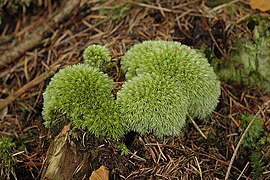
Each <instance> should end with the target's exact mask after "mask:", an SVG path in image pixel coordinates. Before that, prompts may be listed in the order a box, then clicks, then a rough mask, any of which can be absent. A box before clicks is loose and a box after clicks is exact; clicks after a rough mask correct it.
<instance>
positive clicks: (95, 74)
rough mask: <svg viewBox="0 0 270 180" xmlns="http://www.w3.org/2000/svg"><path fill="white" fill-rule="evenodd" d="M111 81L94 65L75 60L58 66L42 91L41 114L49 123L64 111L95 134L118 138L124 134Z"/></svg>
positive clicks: (79, 124) (77, 123)
mask: <svg viewBox="0 0 270 180" xmlns="http://www.w3.org/2000/svg"><path fill="white" fill-rule="evenodd" d="M112 89H113V81H112V80H111V79H110V78H109V77H108V76H107V75H105V74H104V73H102V72H100V71H99V70H98V69H97V68H94V67H91V66H89V65H85V64H78V65H73V66H70V67H67V68H65V69H62V70H60V71H59V72H58V73H57V74H55V76H54V77H53V78H52V79H51V82H50V83H49V85H48V86H47V89H46V91H45V92H44V109H43V112H42V114H43V117H44V119H45V124H46V125H47V126H48V125H50V124H51V123H53V121H54V120H55V119H56V117H57V114H65V115H66V116H67V117H69V118H70V119H72V123H73V124H74V125H76V126H78V127H82V128H87V129H88V130H89V131H90V132H91V133H93V134H95V135H96V136H106V137H109V138H113V139H118V138H119V137H121V136H122V135H123V134H124V126H123V123H122V122H120V120H119V111H118V108H117V106H116V105H115V101H114V99H113V97H112V95H111V91H112Z"/></svg>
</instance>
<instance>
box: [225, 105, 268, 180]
mask: <svg viewBox="0 0 270 180" xmlns="http://www.w3.org/2000/svg"><path fill="white" fill-rule="evenodd" d="M269 103H270V100H269V101H267V102H265V103H264V104H263V106H262V107H261V108H260V109H259V111H258V112H257V113H256V114H255V116H254V117H253V119H252V120H251V121H250V123H249V125H248V127H247V128H246V129H245V131H244V133H243V134H242V136H241V138H240V140H239V142H238V144H237V146H236V148H235V150H234V152H233V156H232V158H231V161H230V164H229V167H228V170H227V173H226V176H225V180H227V179H228V178H229V175H230V171H231V168H232V165H233V162H234V159H235V157H236V154H237V152H238V149H239V148H240V145H241V144H242V142H243V140H244V138H245V136H246V134H247V132H248V130H249V129H250V127H251V125H252V123H253V122H254V120H255V119H256V118H257V116H259V114H260V113H261V112H262V111H263V110H264V109H266V108H267V107H268V106H269Z"/></svg>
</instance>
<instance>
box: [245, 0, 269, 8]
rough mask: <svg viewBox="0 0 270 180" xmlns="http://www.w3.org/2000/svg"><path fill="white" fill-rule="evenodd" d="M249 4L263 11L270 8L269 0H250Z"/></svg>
mask: <svg viewBox="0 0 270 180" xmlns="http://www.w3.org/2000/svg"><path fill="white" fill-rule="evenodd" d="M249 5H250V6H251V8H252V9H259V10H261V11H269V10H270V1H269V0H250V1H249Z"/></svg>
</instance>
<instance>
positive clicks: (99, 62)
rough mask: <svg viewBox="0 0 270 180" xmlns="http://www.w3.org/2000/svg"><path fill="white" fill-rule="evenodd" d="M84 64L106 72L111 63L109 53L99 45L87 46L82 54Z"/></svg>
mask: <svg viewBox="0 0 270 180" xmlns="http://www.w3.org/2000/svg"><path fill="white" fill-rule="evenodd" d="M83 58H84V63H85V64H88V65H90V66H92V67H97V68H99V69H101V70H102V71H106V68H107V67H108V65H109V63H110V62H111V56H110V52H109V50H108V49H107V48H105V47H104V46H101V45H95V44H94V45H91V46H88V47H87V48H86V49H85V50H84V52H83Z"/></svg>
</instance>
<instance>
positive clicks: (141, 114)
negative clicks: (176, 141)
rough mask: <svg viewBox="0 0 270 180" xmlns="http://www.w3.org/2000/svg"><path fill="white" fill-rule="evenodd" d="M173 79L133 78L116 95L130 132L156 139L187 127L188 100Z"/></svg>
mask: <svg viewBox="0 0 270 180" xmlns="http://www.w3.org/2000/svg"><path fill="white" fill-rule="evenodd" d="M182 93H183V91H182V90H181V89H180V88H179V87H178V86H177V85H176V84H175V82H171V81H170V78H166V77H163V76H157V75H155V74H144V75H141V76H138V77H134V78H133V79H132V80H130V81H128V82H127V83H125V84H124V86H123V87H122V89H121V91H120V92H118V94H117V97H118V98H117V102H118V104H119V108H120V111H121V113H122V117H123V121H124V122H125V123H126V124H127V126H128V127H129V130H133V131H136V132H139V133H140V134H146V133H153V134H154V135H156V136H159V137H161V136H164V135H178V134H179V133H180V131H181V128H182V127H183V126H184V125H185V116H186V114H187V99H186V97H185V96H184V95H183V94H182Z"/></svg>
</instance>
